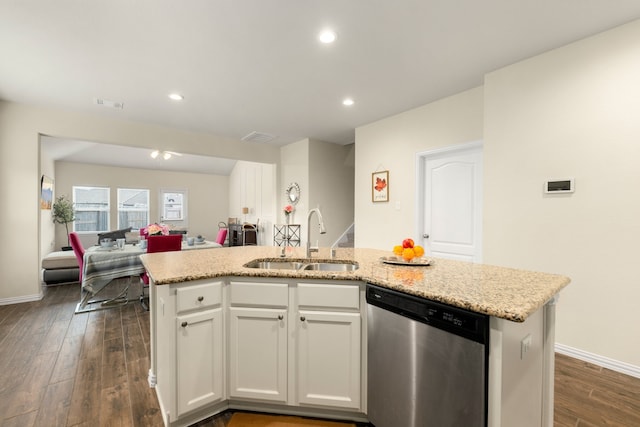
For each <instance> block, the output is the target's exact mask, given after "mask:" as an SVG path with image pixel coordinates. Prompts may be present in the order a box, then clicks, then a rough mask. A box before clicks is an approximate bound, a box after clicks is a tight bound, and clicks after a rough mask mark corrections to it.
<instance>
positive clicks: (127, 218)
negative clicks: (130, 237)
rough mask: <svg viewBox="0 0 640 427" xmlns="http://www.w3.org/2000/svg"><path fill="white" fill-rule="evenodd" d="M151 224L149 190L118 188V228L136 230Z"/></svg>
mask: <svg viewBox="0 0 640 427" xmlns="http://www.w3.org/2000/svg"><path fill="white" fill-rule="evenodd" d="M148 224H149V190H141V189H136V188H118V228H120V229H121V228H127V227H131V228H133V229H134V230H135V229H139V228H143V227H146V226H147V225H148Z"/></svg>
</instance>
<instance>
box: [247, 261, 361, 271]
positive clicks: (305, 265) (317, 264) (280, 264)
mask: <svg viewBox="0 0 640 427" xmlns="http://www.w3.org/2000/svg"><path fill="white" fill-rule="evenodd" d="M244 266H245V267H247V268H263V269H265V270H306V271H353V270H357V269H358V267H359V265H358V263H357V262H340V261H336V262H326V261H315V260H313V261H311V260H310V261H292V260H285V259H283V260H273V259H270V260H264V259H254V260H253V261H249V262H248V263H246V264H245V265H244Z"/></svg>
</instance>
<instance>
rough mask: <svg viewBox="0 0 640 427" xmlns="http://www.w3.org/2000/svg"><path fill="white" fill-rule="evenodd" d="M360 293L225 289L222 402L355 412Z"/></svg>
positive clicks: (282, 287) (345, 288)
mask: <svg viewBox="0 0 640 427" xmlns="http://www.w3.org/2000/svg"><path fill="white" fill-rule="evenodd" d="M360 289H361V287H360V286H359V285H353V284H338V285H337V284H332V283H295V282H293V283H289V284H287V283H271V282H243V281H234V282H231V286H230V308H229V381H230V389H229V396H230V397H231V398H232V399H233V398H241V399H250V400H261V401H270V402H278V403H281V404H288V405H298V406H300V405H302V406H316V407H324V408H333V409H337V408H341V409H348V410H359V409H360V408H361V390H362V381H361V379H362V372H361V358H362V351H361V349H362V333H361V318H362V314H361V312H360V308H361V301H360V298H361V296H360Z"/></svg>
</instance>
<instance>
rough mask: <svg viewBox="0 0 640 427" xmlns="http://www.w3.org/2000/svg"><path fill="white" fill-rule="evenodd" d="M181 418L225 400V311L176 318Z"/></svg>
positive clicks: (177, 372) (217, 309) (178, 395)
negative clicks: (223, 324) (223, 318)
mask: <svg viewBox="0 0 640 427" xmlns="http://www.w3.org/2000/svg"><path fill="white" fill-rule="evenodd" d="M176 331H177V336H176V347H177V354H176V376H177V381H176V384H177V400H178V402H177V403H178V415H182V414H184V413H186V412H189V411H192V410H194V409H198V408H200V407H202V406H204V405H207V404H210V403H214V402H216V401H219V400H222V397H223V381H222V379H223V357H222V354H223V346H222V342H223V339H222V333H223V328H222V308H216V309H214V310H205V311H202V312H197V313H193V314H187V315H184V316H178V317H177V318H176Z"/></svg>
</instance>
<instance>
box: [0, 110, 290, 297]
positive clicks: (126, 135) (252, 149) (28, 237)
mask: <svg viewBox="0 0 640 427" xmlns="http://www.w3.org/2000/svg"><path fill="white" fill-rule="evenodd" d="M113 117H117V114H113V115H111V116H94V115H91V114H80V113H72V112H69V111H63V110H51V109H45V108H39V107H32V106H25V105H22V104H15V103H9V102H4V101H0V200H3V201H8V202H5V203H3V204H2V205H0V231H1V232H2V235H3V236H5V237H4V241H3V245H1V246H0V304H7V303H12V302H20V301H27V300H31V299H37V298H39V297H40V296H41V295H42V293H41V288H40V278H39V271H40V238H39V237H40V235H41V234H42V235H43V236H44V237H45V238H46V236H47V232H43V233H41V232H40V228H41V227H45V226H47V224H48V226H50V227H51V229H53V223H49V222H48V221H46V219H45V220H41V216H40V208H39V195H40V176H41V175H42V173H41V170H40V165H39V160H38V159H39V151H40V150H39V135H40V134H43V135H50V136H56V137H63V138H72V139H81V140H86V141H96V142H103V143H108V144H120V145H129V146H136V147H145V148H156V149H159V150H172V151H179V152H182V153H189V154H202V155H213V156H216V157H226V158H230V159H238V160H247V161H256V162H265V163H274V164H277V163H278V162H279V154H280V152H279V149H278V148H277V147H273V146H269V145H268V144H251V143H243V142H240V141H237V140H232V139H228V138H221V137H218V136H215V135H210V134H201V133H195V132H186V131H180V130H177V129H171V128H167V127H164V126H158V125H150V124H144V123H138V122H130V121H124V120H119V119H117V118H113ZM52 178H54V179H55V177H52ZM16 230H18V231H17V232H16Z"/></svg>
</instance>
